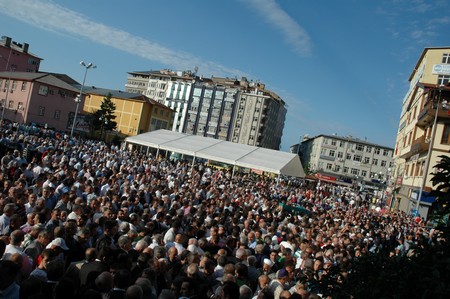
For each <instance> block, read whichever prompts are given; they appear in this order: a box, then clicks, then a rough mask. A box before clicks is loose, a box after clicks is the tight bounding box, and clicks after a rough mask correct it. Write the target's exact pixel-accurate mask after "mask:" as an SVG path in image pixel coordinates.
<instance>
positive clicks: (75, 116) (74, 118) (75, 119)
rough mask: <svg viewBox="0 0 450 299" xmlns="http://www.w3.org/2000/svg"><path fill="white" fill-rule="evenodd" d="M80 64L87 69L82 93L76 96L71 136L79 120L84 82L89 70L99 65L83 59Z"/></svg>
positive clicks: (84, 79)
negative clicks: (79, 107)
mask: <svg viewBox="0 0 450 299" xmlns="http://www.w3.org/2000/svg"><path fill="white" fill-rule="evenodd" d="M80 64H81V65H82V66H83V67H84V68H85V71H84V78H83V84H81V89H80V95H79V96H77V97H76V98H75V102H77V107H76V109H75V115H74V117H73V123H72V130H71V131H70V138H72V137H73V130H74V129H75V123H76V121H77V115H78V106H80V103H81V98H82V96H83V89H84V82H85V81H86V75H87V71H88V69H90V68H93V69H95V68H96V67H97V66H95V65H93V64H92V63H91V62H90V63H88V64H86V63H85V62H84V61H81V62H80Z"/></svg>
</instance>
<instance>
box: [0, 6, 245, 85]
mask: <svg viewBox="0 0 450 299" xmlns="http://www.w3.org/2000/svg"><path fill="white" fill-rule="evenodd" d="M0 6H1V7H2V9H1V11H0V14H4V15H8V16H9V17H11V18H15V19H17V20H18V21H22V22H26V23H28V24H30V25H31V26H34V27H38V28H41V29H44V30H47V31H51V32H55V33H59V34H63V35H69V36H72V37H76V38H83V39H87V40H90V41H91V42H93V43H98V44H103V45H106V46H110V47H112V48H115V49H119V50H121V51H124V52H128V53H130V54H134V55H137V56H140V57H142V58H144V59H148V60H151V61H157V62H160V63H162V64H165V65H168V66H171V67H174V68H176V69H192V67H193V66H198V67H199V69H200V72H201V73H202V74H204V75H205V76H207V75H211V74H215V75H219V76H228V75H232V76H248V75H247V74H245V73H244V72H242V71H240V70H238V69H231V68H227V67H225V66H223V65H220V64H217V63H215V62H212V61H205V60H203V59H201V58H200V57H196V56H194V55H192V54H190V53H186V52H183V51H179V50H173V49H169V48H167V47H164V46H162V45H160V44H158V43H155V42H152V41H149V40H146V39H144V38H141V37H139V36H135V35H132V34H130V33H128V32H126V31H123V30H121V29H118V28H114V27H111V26H108V25H105V24H101V23H97V22H95V21H92V20H90V19H89V18H88V17H86V16H85V15H82V14H80V13H77V12H75V11H73V10H69V9H67V8H65V7H62V6H60V5H58V4H56V3H54V2H50V1H36V0H15V1H9V0H0Z"/></svg>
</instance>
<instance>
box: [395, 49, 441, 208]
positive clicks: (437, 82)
mask: <svg viewBox="0 0 450 299" xmlns="http://www.w3.org/2000/svg"><path fill="white" fill-rule="evenodd" d="M449 81H450V47H442V48H425V49H424V50H423V52H422V54H421V55H420V57H419V60H418V62H417V64H416V65H415V67H414V69H413V71H412V73H411V75H410V77H409V82H410V88H409V90H408V92H407V93H406V95H405V97H404V100H403V104H402V112H401V116H400V122H399V128H398V132H397V138H396V145H395V153H394V158H395V164H396V167H395V169H396V172H395V177H396V189H398V191H397V195H396V203H395V206H396V207H397V208H398V209H400V210H402V211H405V212H407V213H414V214H416V213H418V214H420V216H422V217H427V214H428V210H429V208H430V206H431V204H432V202H433V201H434V198H432V197H430V196H428V194H429V192H430V191H431V190H432V189H433V186H432V184H431V181H430V180H431V178H432V175H431V174H430V173H432V172H435V171H436V169H434V168H433V166H434V165H436V164H437V162H438V160H439V159H440V158H439V156H440V155H448V153H449V150H450V116H449V112H448V105H447V104H446V103H448V102H449V101H450V88H449Z"/></svg>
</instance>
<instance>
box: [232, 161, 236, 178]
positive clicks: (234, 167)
mask: <svg viewBox="0 0 450 299" xmlns="http://www.w3.org/2000/svg"><path fill="white" fill-rule="evenodd" d="M235 169H236V164H234V165H233V172H232V173H231V178H234V171H235Z"/></svg>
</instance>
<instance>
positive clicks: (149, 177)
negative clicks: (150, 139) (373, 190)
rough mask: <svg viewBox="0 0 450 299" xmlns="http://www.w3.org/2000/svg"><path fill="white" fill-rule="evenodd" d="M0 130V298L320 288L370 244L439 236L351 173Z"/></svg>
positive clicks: (281, 294) (298, 294)
mask: <svg viewBox="0 0 450 299" xmlns="http://www.w3.org/2000/svg"><path fill="white" fill-rule="evenodd" d="M0 134H1V136H0V137H1V138H0V163H1V171H0V213H1V216H0V257H1V261H0V298H65V299H69V298H111V299H113V298H130V299H131V298H152V299H157V298H158V299H159V298H161V299H178V298H190V299H195V298H198V299H206V298H217V299H219V298H220V299H225V298H233V299H235V298H240V299H251V298H256V299H280V298H281V299H287V298H293V299H295V298H319V297H326V296H327V294H329V293H330V291H331V290H330V289H329V288H330V285H329V282H328V281H329V278H330V277H331V278H333V279H334V283H335V284H336V285H343V284H345V282H346V279H347V276H348V274H349V273H350V272H351V271H352V265H353V263H354V261H355V260H357V259H358V258H359V257H361V256H362V255H364V254H369V253H375V254H383V255H386V256H391V257H395V256H404V255H408V254H411V252H412V248H414V246H428V245H430V244H434V243H436V242H440V235H439V233H438V232H436V231H434V230H433V229H431V228H429V227H428V226H427V225H426V223H424V221H421V219H416V218H412V217H410V216H408V215H406V214H404V213H402V212H398V211H397V212H395V211H389V209H388V208H386V207H385V206H384V202H383V201H382V200H375V201H374V200H372V198H369V197H367V196H363V195H361V194H359V193H358V192H357V191H353V190H351V189H350V188H348V187H342V186H335V185H331V184H330V185H328V184H324V183H320V184H318V182H314V181H307V180H301V179H284V178H277V177H272V176H261V175H257V174H252V173H247V172H240V171H237V172H235V173H234V174H233V176H232V172H231V171H229V170H227V169H219V168H214V167H209V166H208V164H206V163H196V164H194V165H192V162H188V161H170V160H168V159H167V158H165V157H164V156H156V155H151V154H150V155H147V154H146V150H140V149H139V148H134V149H129V148H125V147H124V146H118V145H108V144H105V143H103V142H99V141H93V140H87V139H83V138H74V139H70V138H69V136H67V135H66V134H64V133H57V132H54V131H51V130H45V129H36V128H33V130H30V128H28V127H26V128H23V127H19V126H17V125H9V126H3V128H2V129H1V131H0ZM300 206H301V207H302V208H303V209H301V210H298V211H301V212H296V211H297V210H296V209H295V208H296V207H300ZM286 207H291V208H289V209H287V208H286ZM305 211H308V212H305ZM323 277H327V283H324V279H323Z"/></svg>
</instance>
